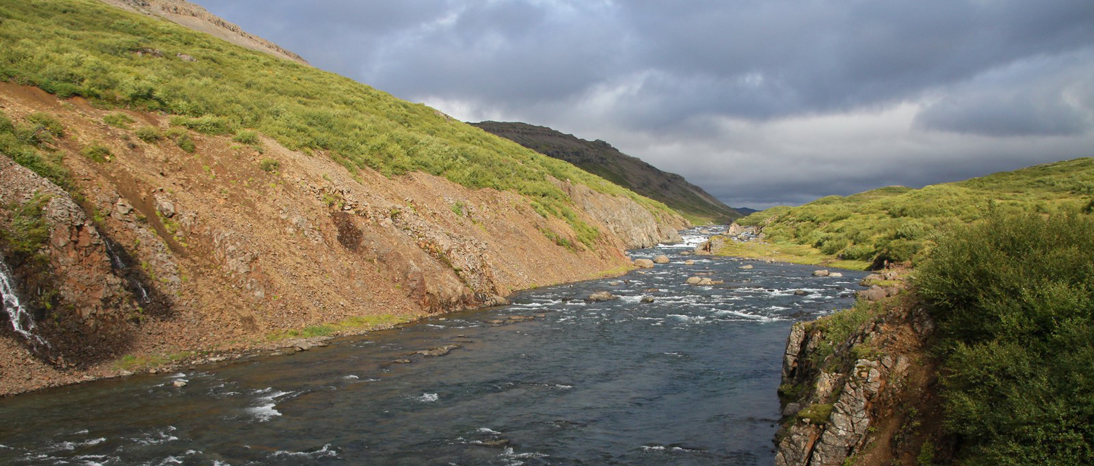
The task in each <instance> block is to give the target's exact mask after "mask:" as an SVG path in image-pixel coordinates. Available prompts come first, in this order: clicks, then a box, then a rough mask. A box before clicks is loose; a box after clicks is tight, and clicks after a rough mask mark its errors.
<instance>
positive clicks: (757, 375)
mask: <svg viewBox="0 0 1094 466" xmlns="http://www.w3.org/2000/svg"><path fill="white" fill-rule="evenodd" d="M685 238H687V239H688V240H689V243H688V244H687V245H670V246H664V245H663V246H659V247H656V248H650V249H643V250H636V251H631V256H632V257H634V258H653V257H655V256H656V255H659V254H666V255H668V256H669V257H670V258H671V260H672V262H671V263H670V264H665V265H658V266H657V267H656V268H654V269H650V270H638V271H634V272H631V273H630V274H628V275H626V276H624V277H620V278H613V279H604V280H594V281H588V282H581V283H576V284H570V285H561V286H554V287H546V288H540V289H536V290H531V291H527V292H522V293H518V294H516V295H514V296H513V297H512V304H511V305H508V306H504V307H499V308H493V309H485V310H477V311H469V312H462V313H454V314H447V315H444V316H439V317H436V318H432V319H428V320H424V321H421V322H418V323H414V324H409V325H404V326H401V327H398V328H395V329H392V330H385V331H378V332H373V333H370V334H367V335H363V336H359V337H352V338H344V339H339V340H336V341H334V342H332V344H331V345H330V346H327V347H325V348H315V349H312V350H310V351H306V352H300V353H296V354H294V355H289V356H277V357H267V358H252V359H247V360H243V361H235V362H224V363H219V364H212V365H207V366H201V367H197V368H194V369H191V370H186V371H182V372H178V373H174V374H159V375H140V376H133V377H128V378H122V379H111V380H102V381H97V382H92V383H87V384H81V385H78V386H69V387H63V388H57V389H49V390H44V391H40V392H35V393H30V394H25V395H20V396H16V397H11V398H8V399H0V464H14V465H47V464H48V465H54V464H73V465H100V464H101V465H131V464H132V465H137V464H140V465H174V464H183V465H191V464H192V465H206V464H220V465H235V466H240V465H265V464H283V465H297V464H315V465H322V464H340V465H341V464H354V465H356V464H375V465H389V464H390V465H548V464H550V465H573V464H586V465H593V464H598V465H599V464H620V465H645V464H648V465H665V464H679V465H705V464H729V465H769V464H773V462H774V449H773V445H772V437H773V436H774V433H775V430H776V428H777V425H776V424H777V422H778V418H779V403H778V399H777V397H776V388H777V387H778V384H779V371H780V363H781V356H782V352H783V349H784V345H785V340H786V336H787V334H788V332H789V329H790V326H791V325H792V324H793V322H795V321H798V320H806V319H813V318H816V317H819V316H821V315H825V314H827V313H830V312H832V311H833V310H835V309H839V308H845V307H848V306H850V304H851V303H852V302H853V294H854V291H855V290H857V289H858V286H857V282H858V281H859V280H861V278H862V277H863V276H864V274H860V273H855V272H845V273H844V277H842V278H837V277H823V278H822V277H813V276H811V272H812V271H813V269H814V268H813V267H808V266H798V265H788V264H767V263H763V262H758V261H745V260H735V259H728V258H707V257H694V256H681V255H680V253H681V252H683V251H690V246H694V244H695V242H696V241H699V240H700V239H701V238H700V235H699V234H698V233H697V232H696V231H694V230H693V231H687V232H685ZM688 259H692V260H695V262H696V263H695V264H694V265H684V261H685V260H688ZM746 265H751V266H752V268H751V269H747V268H742V267H743V266H746ZM699 274H703V276H706V277H709V278H711V279H713V280H717V281H724V283H722V284H717V285H714V286H690V285H686V284H684V282H685V280H686V279H687V278H688V277H689V276H693V275H699ZM596 291H610V292H611V293H613V294H615V295H616V296H618V297H619V298H618V299H616V300H612V301H607V302H597V303H587V302H585V300H584V299H583V298H585V297H586V296H588V295H589V294H590V293H593V292H596ZM643 296H651V297H653V298H654V302H653V303H642V302H640V300H641V298H642V297H643ZM450 345H452V346H450ZM446 346H448V348H446V349H448V350H450V352H449V353H448V354H447V355H443V356H429V355H423V354H418V353H417V352H418V351H428V350H433V349H437V348H442V347H446ZM453 346H458V347H453ZM438 353H443V351H439V352H438ZM176 381H183V382H185V385H183V384H181V383H180V384H175V383H174V382H176ZM176 385H183V386H181V387H179V386H176Z"/></svg>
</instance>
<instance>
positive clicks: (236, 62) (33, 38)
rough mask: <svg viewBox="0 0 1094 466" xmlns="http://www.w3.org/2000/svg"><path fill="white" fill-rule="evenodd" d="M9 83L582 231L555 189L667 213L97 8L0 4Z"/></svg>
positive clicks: (433, 124) (396, 108) (1, 65)
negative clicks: (259, 143)
mask: <svg viewBox="0 0 1094 466" xmlns="http://www.w3.org/2000/svg"><path fill="white" fill-rule="evenodd" d="M0 79H4V80H14V81H16V82H18V83H21V84H28V85H33V86H38V87H40V88H42V89H44V90H46V91H47V92H50V93H53V94H56V95H58V96H61V97H69V96H81V97H84V98H87V99H88V100H90V101H92V102H93V103H94V104H95V105H98V106H102V107H129V108H135V109H142V110H150V111H162V112H166V113H168V114H174V115H178V117H177V118H175V119H174V120H173V124H175V125H176V126H180V127H185V128H189V129H190V130H194V131H200V132H203V133H207V134H235V133H239V132H243V131H245V130H253V131H258V132H261V133H263V134H266V135H267V136H270V137H272V138H274V139H276V140H277V141H278V142H280V143H281V144H283V145H285V146H286V147H288V148H290V149H294V150H301V151H304V152H307V153H314V154H316V155H317V156H324V157H331V158H333V159H334V160H336V161H338V162H340V163H341V164H342V165H344V166H345V167H347V168H348V169H349V170H350V171H351V173H352V172H355V171H356V170H357V169H359V168H364V167H369V168H372V169H375V170H378V171H380V172H381V173H384V174H386V175H388V176H393V175H399V174H403V173H407V172H410V171H423V172H427V173H430V174H434V175H441V176H444V177H446V178H448V179H450V180H452V181H454V182H456V183H459V184H461V185H464V186H468V187H473V188H494V189H499V190H513V191H516V192H519V193H521V194H524V195H526V196H529V197H531V198H533V199H534V204H533V205H534V206H536V208H537V211H540V213H541V214H544V215H552V216H558V217H563V218H566V219H567V220H568V221H569V222H570V223H571V224H572V225H573V226H574V227H575V229H577V230H580V231H587V230H589V228H590V227H588V226H587V225H585V224H583V223H582V222H581V221H580V220H579V219H577V218H576V216H574V215H573V212H572V211H571V209H570V207H569V205H570V202H569V199H568V197H567V195H566V194H565V193H564V192H563V191H562V190H561V189H560V188H558V187H557V186H555V184H553V183H552V182H551V181H550V180H549V178H548V177H554V178H557V179H560V180H571V181H573V182H575V183H580V184H584V185H588V186H590V187H592V188H593V189H595V190H597V191H599V192H602V193H609V194H618V195H624V196H628V197H630V198H632V199H635V200H637V201H638V202H640V203H641V204H643V205H644V206H646V207H647V208H648V209H651V210H653V211H660V212H668V208H667V207H665V206H664V205H662V204H660V203H657V202H654V201H650V200H648V199H646V198H642V197H641V196H638V195H636V194H634V193H633V192H630V191H628V190H625V189H623V188H620V187H618V186H616V185H613V184H611V183H609V182H607V181H605V180H603V179H601V178H598V177H596V176H593V175H591V174H589V173H587V172H585V171H582V170H580V169H577V168H576V167H574V166H572V165H570V164H567V163H564V162H561V161H558V160H555V159H552V158H550V157H546V156H544V155H541V154H538V153H536V152H534V151H531V150H528V149H525V148H523V147H521V146H519V145H517V144H515V143H512V142H510V141H507V140H504V139H502V138H498V137H494V136H491V135H489V134H486V133H484V132H482V131H480V130H478V129H475V128H472V127H470V126H468V125H465V124H463V123H461V122H458V121H453V120H451V119H450V118H448V117H447V116H445V115H443V114H441V113H440V112H437V111H436V110H433V109H431V108H429V107H426V106H424V105H420V104H411V103H408V102H404V101H401V100H398V99H395V98H393V97H391V96H390V95H388V94H386V93H383V92H380V91H377V90H375V89H373V88H371V87H368V86H366V85H363V84H360V83H357V82H355V81H353V80H350V79H347V78H344V77H341V76H338V75H335V74H332V73H328V72H324V71H320V70H317V69H314V68H310V67H307V66H303V65H300V64H297V63H292V62H289V61H286V60H282V59H279V58H274V57H271V56H269V55H266V54H263V53H259V52H255V51H252V50H248V49H244V48H242V47H238V46H235V45H231V44H229V43H227V42H224V41H222V40H219V39H216V38H213V37H211V36H208V35H205V34H201V33H197V32H193V31H190V30H188V29H185V28H182V27H181V26H178V25H175V24H173V23H170V22H167V21H162V20H156V19H151V18H147V17H144V16H141V15H138V14H133V13H128V12H125V11H122V10H119V9H116V8H112V7H109V6H106V5H104V4H102V3H100V2H97V1H93V0H51V1H48V2H47V1H29V2H28V1H15V0H2V1H0ZM594 231H595V230H594ZM590 235H593V236H595V233H593V232H590Z"/></svg>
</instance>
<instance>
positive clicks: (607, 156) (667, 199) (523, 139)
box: [472, 121, 741, 223]
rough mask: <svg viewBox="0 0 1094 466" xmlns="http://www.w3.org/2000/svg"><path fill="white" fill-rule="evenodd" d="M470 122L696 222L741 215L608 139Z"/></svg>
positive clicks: (722, 220) (519, 125)
mask: <svg viewBox="0 0 1094 466" xmlns="http://www.w3.org/2000/svg"><path fill="white" fill-rule="evenodd" d="M472 124H473V125H475V126H478V127H479V128H482V129H484V130H486V131H487V132H489V133H491V134H496V135H498V136H502V137H505V138H508V139H511V140H513V141H515V142H517V143H518V144H520V145H522V146H524V147H527V148H529V149H533V150H535V151H537V152H539V153H541V154H546V155H549V156H551V157H554V158H556V159H559V160H565V161H567V162H570V163H572V164H574V165H577V166H578V167H580V168H581V169H583V170H585V171H588V172H589V173H593V174H596V175H598V176H601V177H603V178H604V179H607V180H610V181H612V182H614V183H616V184H618V185H620V186H624V187H626V188H629V189H631V190H633V191H634V192H636V193H639V194H641V195H643V196H647V197H649V198H650V199H656V200H658V201H661V202H664V203H665V205H668V206H669V207H672V208H673V209H675V210H676V211H677V212H680V213H681V214H683V215H684V216H687V217H689V218H690V219H691V220H692V221H693V222H695V223H728V222H730V221H731V220H733V219H735V218H737V217H740V216H741V214H740V213H738V212H737V211H736V210H734V208H732V207H729V206H727V205H725V204H723V203H722V201H719V200H718V199H716V198H715V197H714V196H711V195H710V194H708V193H707V192H706V191H704V190H703V188H700V187H698V186H695V185H693V184H691V183H689V182H688V181H687V180H685V179H684V177H682V176H680V175H677V174H675V173H666V172H663V171H661V170H658V169H657V168H656V167H654V166H653V165H650V164H648V163H646V162H643V161H642V160H640V159H638V158H636V157H632V156H629V155H627V154H624V153H622V152H619V150H617V149H616V148H614V147H612V146H611V145H610V144H608V143H606V142H604V141H600V140H596V141H586V140H584V139H579V138H577V137H574V136H573V135H569V134H564V133H561V132H559V131H555V130H553V129H551V128H547V127H544V126H534V125H530V124H527V123H508V122H496V121H484V122H480V123H472Z"/></svg>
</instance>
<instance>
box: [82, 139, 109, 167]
mask: <svg viewBox="0 0 1094 466" xmlns="http://www.w3.org/2000/svg"><path fill="white" fill-rule="evenodd" d="M80 153H81V154H83V156H84V157H87V158H89V159H91V160H94V161H96V162H99V163H106V162H109V161H110V159H112V158H113V155H111V154H110V149H109V148H107V147H106V146H103V145H101V144H92V145H90V146H87V147H84V148H83V150H82V151H80Z"/></svg>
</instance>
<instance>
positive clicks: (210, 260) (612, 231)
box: [0, 84, 683, 392]
mask: <svg viewBox="0 0 1094 466" xmlns="http://www.w3.org/2000/svg"><path fill="white" fill-rule="evenodd" d="M0 110H2V111H3V112H4V113H5V114H6V115H7V116H8V117H9V118H10V119H11V120H13V121H14V124H15V126H20V125H26V124H27V123H24V122H27V121H32V120H35V119H36V118H37V119H41V116H42V115H48V116H49V117H50V118H53V119H55V120H56V121H57V122H59V123H60V125H61V127H62V128H63V136H61V137H58V138H56V139H55V140H54V141H53V142H52V143H50V144H48V146H47V148H46V149H45V151H53V152H54V153H55V154H56V155H58V156H59V157H60V158H62V159H63V164H64V167H65V168H66V169H67V170H68V171H69V178H70V179H71V180H73V183H74V185H75V186H74V187H72V188H73V189H72V190H73V191H75V192H78V193H81V195H82V199H80V200H78V201H77V202H78V204H79V206H80V207H79V208H77V207H75V206H76V204H74V203H72V202H69V201H67V200H66V201H65V202H64V203H63V207H58V206H57V205H56V204H57V202H59V201H60V200H64V199H67V193H65V191H64V190H62V189H60V188H58V187H56V186H55V185H53V184H52V183H49V182H48V181H46V180H45V179H43V178H41V177H39V176H38V175H35V174H34V173H32V172H30V170H26V169H24V168H23V167H19V166H18V165H16V164H14V163H13V162H12V161H11V160H10V159H8V158H7V157H2V158H0V161H2V162H3V166H2V167H0V170H2V173H3V174H4V176H3V178H4V182H3V185H4V187H5V189H4V190H3V191H2V192H3V195H4V198H3V199H2V200H0V204H2V205H3V206H4V207H3V209H2V210H3V215H0V218H2V219H3V220H4V221H5V223H4V226H5V229H9V230H10V228H11V227H12V223H11V222H12V219H13V217H14V215H15V210H16V209H18V208H19V207H21V206H24V205H27V204H28V203H31V202H32V201H33V200H34V199H35V197H36V196H41V195H43V193H44V194H46V195H49V196H51V197H54V198H57V200H56V201H55V200H49V201H48V203H47V205H45V206H43V207H41V208H40V210H39V212H41V213H42V215H43V216H44V217H45V222H46V224H47V226H48V229H49V237H48V238H47V239H46V240H45V241H44V242H43V244H42V248H43V249H42V251H46V254H47V255H49V256H50V258H51V259H50V261H49V262H50V265H51V266H52V269H53V272H54V274H55V275H56V278H55V279H54V280H52V281H50V280H46V281H45V282H43V283H38V284H37V286H39V287H41V288H46V289H50V288H51V287H52V289H55V290H56V291H57V292H58V293H57V294H56V296H55V297H54V299H53V302H52V303H49V304H48V306H39V307H38V308H37V309H36V311H35V314H36V316H35V317H36V320H37V321H38V330H39V332H40V333H41V334H42V335H45V336H46V337H47V339H48V340H51V341H57V342H62V341H64V343H57V344H54V345H53V346H52V347H51V348H49V349H48V350H43V351H39V352H38V353H39V354H38V355H37V357H36V356H35V355H34V354H33V352H32V348H33V347H34V345H29V344H28V342H27V341H25V339H24V338H21V337H20V336H19V335H17V334H15V333H14V332H12V331H11V327H10V326H8V327H7V328H8V330H6V331H5V332H4V335H5V338H0V345H2V346H3V347H4V348H3V354H6V355H13V357H5V358H2V359H0V370H2V371H3V373H4V374H5V375H14V377H12V376H8V377H5V378H4V386H3V387H2V388H3V391H4V392H15V391H21V390H25V389H29V388H34V387H37V386H39V385H40V384H43V383H63V382H66V381H71V380H72V379H73V377H76V376H82V375H83V374H85V373H91V374H98V375H101V374H106V373H110V372H112V371H117V370H119V369H120V368H123V367H124V365H119V361H120V359H119V358H123V357H126V356H127V355H128V356H129V357H128V360H133V359H134V358H136V359H141V358H144V359H148V360H151V361H155V360H158V359H164V358H170V357H172V355H178V354H180V353H183V352H185V351H193V350H208V349H217V350H229V349H237V348H244V347H248V346H254V345H256V344H262V343H264V342H267V341H269V340H271V339H277V338H282V337H284V336H287V335H292V334H293V332H292V331H294V330H300V329H305V328H307V327H309V326H319V325H323V324H328V325H329V324H334V325H335V327H336V328H338V329H345V330H354V329H357V330H363V329H367V328H369V327H371V326H373V325H377V324H386V323H393V322H399V321H406V320H410V319H414V318H416V317H419V316H422V315H426V314H429V313H435V312H441V311H447V310H454V309H462V308H467V307H475V306H482V305H489V304H492V303H496V302H500V301H501V300H502V299H503V298H502V297H504V296H505V295H507V294H509V293H510V292H512V291H513V290H516V289H522V288H528V287H534V286H538V285H545V284H550V283H558V282H563V281H572V280H580V279H585V278H591V277H595V276H598V275H601V274H604V273H612V272H613V271H615V272H618V271H621V270H624V269H626V268H627V267H628V266H629V265H630V262H629V260H628V259H627V257H626V256H625V255H624V253H623V251H624V250H625V249H626V248H631V247H638V246H643V245H650V244H654V243H656V242H658V241H667V240H672V239H674V238H675V234H676V233H675V229H676V228H679V227H682V226H683V221H682V219H679V218H676V219H675V221H673V220H672V219H671V218H670V217H666V216H655V215H653V214H651V213H650V212H649V211H647V210H645V209H644V208H642V207H640V206H638V205H636V204H635V203H634V202H633V201H631V200H630V199H627V198H624V197H617V196H610V195H604V194H600V193H597V192H595V191H593V190H591V189H589V188H587V187H584V186H581V185H576V184H573V183H566V182H559V181H555V183H557V185H558V186H559V187H560V188H561V189H563V190H564V191H565V192H568V193H570V195H571V196H572V197H573V198H574V199H575V200H577V206H576V209H575V212H576V213H577V215H578V216H580V218H581V219H582V220H583V221H584V222H585V223H587V224H588V225H590V226H592V227H593V228H596V229H597V230H598V231H600V232H601V234H599V235H598V236H597V239H596V240H595V241H594V242H593V243H592V244H591V246H587V245H585V244H583V243H581V242H580V241H579V240H578V239H577V236H578V233H576V232H574V231H573V229H572V227H571V226H570V224H569V223H567V221H566V220H564V219H560V218H556V217H550V216H543V215H540V214H539V213H537V211H536V210H535V208H534V207H533V205H532V204H533V202H534V201H532V200H529V199H528V198H526V197H524V196H521V195H518V194H516V193H513V192H509V191H498V190H493V189H469V188H466V187H463V186H460V185H458V184H455V183H453V182H451V181H448V180H446V179H444V178H441V177H438V176H433V175H427V174H423V173H410V174H407V175H403V176H397V177H393V178H388V177H385V176H383V175H381V174H379V173H377V172H375V171H372V170H369V169H364V170H360V171H356V172H354V173H351V172H350V171H348V170H347V169H346V168H345V167H344V166H342V165H340V164H338V163H336V162H334V161H333V160H331V159H330V158H329V157H326V156H323V155H322V154H311V155H307V154H305V153H303V152H298V151H291V150H288V149H285V148H284V147H282V146H280V145H279V144H278V143H276V142H275V141H273V140H271V139H269V138H265V137H258V136H256V138H255V139H254V140H251V141H248V142H247V143H241V142H237V141H233V138H231V137H229V136H210V135H204V134H201V133H198V132H196V131H190V130H186V129H185V128H182V127H173V128H172V127H171V126H170V123H169V121H170V118H169V117H167V116H165V115H159V114H153V113H147V112H138V111H129V110H104V109H98V108H95V107H93V106H91V105H89V104H88V103H87V101H85V100H84V99H82V98H74V99H67V100H62V99H58V98H56V97H55V96H52V95H49V94H46V93H45V92H43V91H41V90H39V89H36V88H30V87H24V86H19V85H15V84H0ZM32 115H35V116H37V117H32ZM104 120H105V121H110V122H114V123H115V124H116V125H115V126H112V125H110V124H107V123H105V122H104ZM119 121H120V122H127V123H118V122H119ZM149 134H155V135H157V136H155V137H149V136H148V135H149ZM142 137H143V138H144V139H142ZM184 138H185V139H188V140H189V141H191V142H192V144H193V145H192V150H188V149H190V147H186V146H187V145H186V144H180V143H179V141H180V140H184ZM237 139H238V138H237ZM58 209H61V210H67V211H73V212H71V215H68V216H64V217H58V216H56V215H54V214H53V213H54V212H55V211H56V210H58ZM665 220H670V221H668V222H666V221H665ZM76 245H78V246H79V248H77V249H73V247H75V246H76ZM26 262H27V263H14V264H11V265H12V268H14V269H15V274H16V276H17V277H19V278H23V279H24V283H27V282H26V281H25V277H26V276H27V274H28V273H30V270H29V268H28V267H29V265H28V263H33V261H26ZM103 280H105V281H106V282H105V283H106V284H105V285H103V286H102V287H101V288H102V289H98V288H97V289H96V290H93V292H92V294H91V295H90V297H89V295H88V291H89V289H88V288H87V286H85V284H84V283H83V282H94V283H96V286H99V283H100V282H103ZM23 291H24V294H25V295H30V294H34V291H30V290H23ZM46 307H51V308H52V310H47V309H46ZM104 335H110V338H100V337H101V336H104ZM39 349H42V348H39ZM73 369H80V370H73Z"/></svg>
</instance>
